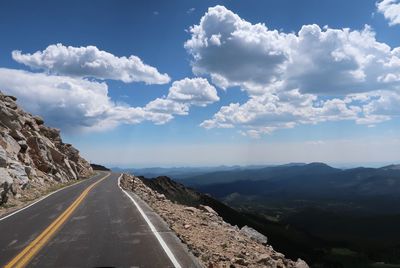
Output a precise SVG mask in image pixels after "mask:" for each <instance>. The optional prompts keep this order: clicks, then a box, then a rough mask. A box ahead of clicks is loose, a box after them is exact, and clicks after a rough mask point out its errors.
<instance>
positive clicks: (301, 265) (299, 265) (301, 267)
mask: <svg viewBox="0 0 400 268" xmlns="http://www.w3.org/2000/svg"><path fill="white" fill-rule="evenodd" d="M296 268H309V266H308V264H307V263H306V262H305V261H303V260H302V259H297V261H296Z"/></svg>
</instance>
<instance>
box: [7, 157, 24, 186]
mask: <svg viewBox="0 0 400 268" xmlns="http://www.w3.org/2000/svg"><path fill="white" fill-rule="evenodd" d="M9 173H10V175H11V176H14V178H16V179H17V180H19V184H20V185H25V184H27V183H28V182H29V178H28V174H26V171H25V166H23V165H22V164H21V163H19V162H17V161H13V162H11V163H10V165H9Z"/></svg>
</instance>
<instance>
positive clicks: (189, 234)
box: [121, 174, 308, 268]
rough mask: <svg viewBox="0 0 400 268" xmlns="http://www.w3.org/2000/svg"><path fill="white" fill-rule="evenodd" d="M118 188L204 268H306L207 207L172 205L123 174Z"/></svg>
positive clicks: (256, 234)
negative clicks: (153, 214)
mask: <svg viewBox="0 0 400 268" xmlns="http://www.w3.org/2000/svg"><path fill="white" fill-rule="evenodd" d="M121 186H122V187H123V188H124V189H126V190H130V191H133V192H135V193H136V194H137V195H138V196H139V197H140V198H142V199H143V200H144V201H145V202H146V203H148V204H149V206H151V207H152V208H153V210H154V211H155V212H156V213H158V214H159V215H160V216H161V217H162V218H163V219H164V220H165V221H166V222H167V223H168V224H169V226H170V228H171V229H172V230H173V231H174V232H175V233H176V234H177V235H178V237H179V238H180V239H181V240H182V241H183V242H184V243H185V244H186V245H187V246H188V248H189V249H190V250H191V252H192V253H193V254H194V255H195V256H196V257H197V258H198V260H199V262H200V263H201V264H202V265H203V266H204V267H277V268H278V267H280V268H284V267H296V268H305V267H308V265H307V264H306V263H305V262H304V261H302V260H300V259H298V260H297V261H292V260H290V259H287V258H285V256H284V255H283V254H281V253H278V252H276V251H275V250H274V249H273V248H272V247H271V246H269V245H267V238H266V237H265V236H263V235H262V234H260V233H258V232H257V231H256V230H254V229H252V228H250V227H247V226H245V227H243V228H242V229H241V230H240V229H239V228H238V227H237V226H231V225H230V224H228V223H226V222H224V221H223V219H222V218H221V217H220V216H218V214H217V213H216V212H215V211H214V210H213V209H212V208H210V207H208V206H203V205H199V206H198V207H188V206H184V205H180V204H177V203H174V202H171V201H170V200H169V199H167V198H166V197H165V195H163V194H160V193H158V192H156V191H153V190H152V189H150V188H149V187H147V186H146V185H145V184H144V183H143V182H142V181H141V180H140V179H139V178H136V177H134V176H132V175H128V174H124V175H123V176H122V179H121Z"/></svg>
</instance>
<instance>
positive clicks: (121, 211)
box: [0, 173, 198, 267]
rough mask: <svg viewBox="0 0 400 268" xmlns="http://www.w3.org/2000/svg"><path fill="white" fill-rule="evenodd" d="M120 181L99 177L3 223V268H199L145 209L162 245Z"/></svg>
mask: <svg viewBox="0 0 400 268" xmlns="http://www.w3.org/2000/svg"><path fill="white" fill-rule="evenodd" d="M118 177H119V174H114V173H113V174H111V173H100V174H98V175H96V176H94V177H92V178H90V179H88V180H86V181H83V182H82V183H79V184H75V185H73V186H70V187H67V188H65V189H63V190H61V191H58V192H56V193H54V194H53V195H51V196H49V197H47V198H45V199H43V200H42V201H40V202H38V203H36V204H34V205H32V206H31V207H29V208H26V209H25V210H22V211H20V212H18V213H16V214H14V215H12V216H10V217H7V218H2V219H0V266H1V267H3V266H5V265H7V264H8V265H9V266H10V267H17V266H20V267H24V266H28V267H198V264H197V263H196V261H195V260H194V259H193V257H191V256H190V254H189V253H187V251H186V249H185V247H184V246H183V245H182V244H181V243H180V242H179V240H178V239H176V237H175V236H174V234H173V233H172V232H171V231H170V230H169V229H168V228H167V227H166V226H165V224H164V223H162V222H161V220H160V219H159V217H156V216H154V215H153V214H154V213H153V214H152V212H151V210H149V208H148V207H145V208H143V209H142V211H145V213H147V214H148V218H149V219H150V221H151V223H152V224H153V226H156V229H157V230H156V233H157V235H158V236H159V237H161V240H163V241H162V242H164V245H162V244H163V243H162V242H160V240H159V238H157V237H156V234H155V232H154V230H151V227H150V226H149V223H148V222H146V220H145V219H144V216H143V215H142V214H141V213H140V211H139V210H138V208H137V207H136V206H135V205H134V203H133V202H132V200H131V199H133V198H130V197H129V196H127V194H128V193H127V194H125V193H123V192H122V190H121V189H120V188H119V186H118ZM135 198H137V197H135ZM138 202H139V203H140V202H141V201H140V200H138ZM141 204H142V205H141V206H145V204H143V203H141ZM145 217H146V216H145ZM151 223H150V224H151ZM168 251H169V255H168Z"/></svg>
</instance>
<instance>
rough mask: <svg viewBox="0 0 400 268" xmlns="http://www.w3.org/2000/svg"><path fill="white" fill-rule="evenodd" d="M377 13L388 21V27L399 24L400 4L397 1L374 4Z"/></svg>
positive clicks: (389, 0)
mask: <svg viewBox="0 0 400 268" xmlns="http://www.w3.org/2000/svg"><path fill="white" fill-rule="evenodd" d="M376 7H377V10H378V12H379V13H381V14H383V16H384V17H385V19H387V20H388V21H389V25H391V26H393V25H396V24H400V2H399V1H398V0H383V1H380V2H378V3H376Z"/></svg>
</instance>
